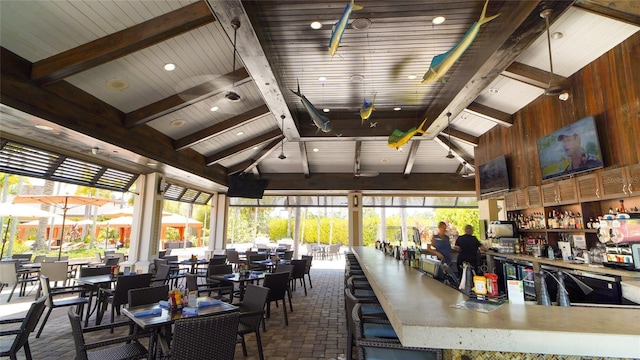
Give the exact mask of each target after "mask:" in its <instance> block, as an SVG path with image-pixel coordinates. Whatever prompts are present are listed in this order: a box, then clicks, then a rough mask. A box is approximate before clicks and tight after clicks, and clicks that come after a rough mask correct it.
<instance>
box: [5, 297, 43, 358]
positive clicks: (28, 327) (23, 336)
mask: <svg viewBox="0 0 640 360" xmlns="http://www.w3.org/2000/svg"><path fill="white" fill-rule="evenodd" d="M44 302H45V297H44V296H43V297H41V298H39V299H38V300H36V301H35V302H33V303H32V304H31V307H30V308H29V311H28V312H27V315H25V317H24V318H19V319H5V320H0V325H2V329H3V330H2V331H0V337H5V336H12V335H15V337H14V338H13V339H12V340H5V339H0V356H9V357H10V358H12V359H17V355H16V354H17V352H18V350H20V349H22V348H24V355H25V357H26V358H27V360H31V359H32V358H31V348H29V335H30V334H31V332H32V331H33V330H34V329H35V328H36V325H38V320H40V316H41V315H42V313H43V312H44V307H45V304H44ZM17 323H22V324H21V325H20V328H19V329H16V330H7V329H6V328H7V325H8V324H17Z"/></svg>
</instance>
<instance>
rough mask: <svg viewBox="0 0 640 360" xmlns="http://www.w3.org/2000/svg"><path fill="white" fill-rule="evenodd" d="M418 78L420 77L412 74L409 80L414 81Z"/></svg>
mask: <svg viewBox="0 0 640 360" xmlns="http://www.w3.org/2000/svg"><path fill="white" fill-rule="evenodd" d="M417 77H418V76H416V75H415V74H411V75H409V76H407V79H409V80H413V79H415V78H417Z"/></svg>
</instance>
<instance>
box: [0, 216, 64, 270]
mask: <svg viewBox="0 0 640 360" xmlns="http://www.w3.org/2000/svg"><path fill="white" fill-rule="evenodd" d="M52 216H53V214H51V213H49V212H47V211H44V210H41V209H38V208H34V207H31V206H27V205H18V204H12V203H0V218H5V217H6V218H9V221H8V222H7V227H6V229H5V231H4V236H3V237H2V250H1V251H0V258H1V257H2V254H4V245H5V244H6V242H7V232H8V230H9V226H10V225H11V221H12V220H13V219H24V220H26V219H39V218H43V217H52Z"/></svg>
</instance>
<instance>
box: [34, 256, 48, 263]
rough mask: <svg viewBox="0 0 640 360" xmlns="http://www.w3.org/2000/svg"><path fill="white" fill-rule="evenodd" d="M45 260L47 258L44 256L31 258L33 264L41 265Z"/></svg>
mask: <svg viewBox="0 0 640 360" xmlns="http://www.w3.org/2000/svg"><path fill="white" fill-rule="evenodd" d="M46 258H47V257H46V256H45V255H36V257H34V258H33V262H34V263H42V262H44V260H45V259H46Z"/></svg>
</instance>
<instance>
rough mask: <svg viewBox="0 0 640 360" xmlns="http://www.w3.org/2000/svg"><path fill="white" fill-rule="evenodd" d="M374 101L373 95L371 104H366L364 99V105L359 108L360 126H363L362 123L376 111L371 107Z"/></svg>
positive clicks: (374, 96)
mask: <svg viewBox="0 0 640 360" xmlns="http://www.w3.org/2000/svg"><path fill="white" fill-rule="evenodd" d="M375 101H376V94H373V100H371V102H367V99H364V103H363V104H362V107H361V108H360V119H362V122H361V123H360V125H362V124H364V121H365V120H369V118H370V117H371V113H373V110H375V109H376V107H375V106H374V105H373V103H374V102H375Z"/></svg>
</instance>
